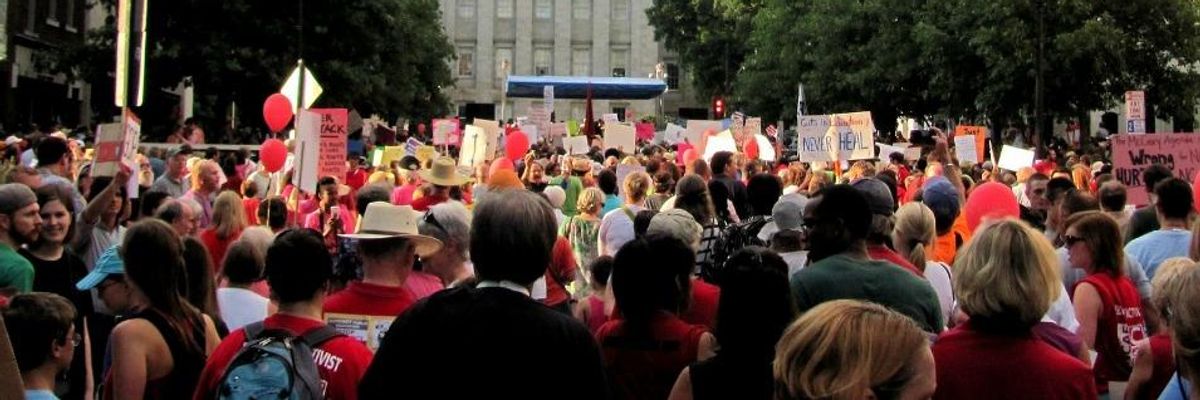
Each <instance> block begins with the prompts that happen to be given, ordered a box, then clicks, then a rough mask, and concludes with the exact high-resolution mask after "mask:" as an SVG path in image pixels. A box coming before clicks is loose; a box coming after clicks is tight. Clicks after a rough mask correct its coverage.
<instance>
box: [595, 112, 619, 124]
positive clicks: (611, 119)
mask: <svg viewBox="0 0 1200 400" xmlns="http://www.w3.org/2000/svg"><path fill="white" fill-rule="evenodd" d="M600 120H601V121H604V124H605V125H608V124H615V123H618V122H621V119H620V118H619V117H617V114H616V113H607V114H604V116H603V117H601V119H600Z"/></svg>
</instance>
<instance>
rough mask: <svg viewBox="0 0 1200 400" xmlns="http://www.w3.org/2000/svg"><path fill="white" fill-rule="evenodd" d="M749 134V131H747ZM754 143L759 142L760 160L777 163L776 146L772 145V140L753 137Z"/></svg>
mask: <svg viewBox="0 0 1200 400" xmlns="http://www.w3.org/2000/svg"><path fill="white" fill-rule="evenodd" d="M747 132H749V131H747ZM752 137H753V138H754V141H756V142H758V159H759V160H763V161H775V145H774V144H771V140H770V139H767V137H766V136H763V135H757V134H756V135H754V136H752Z"/></svg>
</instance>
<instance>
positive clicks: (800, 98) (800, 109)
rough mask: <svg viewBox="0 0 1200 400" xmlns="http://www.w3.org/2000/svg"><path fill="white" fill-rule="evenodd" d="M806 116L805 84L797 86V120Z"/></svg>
mask: <svg viewBox="0 0 1200 400" xmlns="http://www.w3.org/2000/svg"><path fill="white" fill-rule="evenodd" d="M802 116H804V84H796V118H797V119H799V117H802Z"/></svg>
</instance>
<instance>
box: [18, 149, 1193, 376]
mask: <svg viewBox="0 0 1200 400" xmlns="http://www.w3.org/2000/svg"><path fill="white" fill-rule="evenodd" d="M950 142H952V140H949V138H947V137H946V135H945V134H942V133H940V132H938V138H937V140H936V143H935V144H934V145H933V146H931V147H929V148H927V149H926V151H925V154H923V156H922V157H921V158H920V159H917V160H909V159H906V158H905V156H904V155H903V154H899V153H896V154H880V155H879V159H878V160H860V161H854V162H852V163H850V164H849V165H848V166H847V167H848V168H845V169H844V170H843V169H842V168H838V167H837V166H825V165H819V164H816V163H813V164H810V163H801V162H788V163H774V162H764V161H761V160H758V159H755V158H753V157H750V156H747V155H746V154H743V153H733V152H717V153H715V154H713V155H711V157H708V158H698V157H693V158H691V159H687V157H684V156H683V155H682V154H674V153H673V152H669V151H667V149H665V148H664V147H662V146H657V145H653V144H646V145H645V146H644V147H640V148H639V149H638V151H637V152H630V153H622V152H621V151H619V150H615V149H610V150H607V151H601V150H600V149H594V150H593V151H592V152H591V153H590V154H587V155H578V156H569V155H567V154H565V153H564V152H563V151H562V149H555V148H552V147H550V146H547V145H545V144H539V145H536V146H534V147H533V148H532V149H530V150H529V152H528V153H527V154H525V156H524V157H522V158H521V159H517V160H508V159H503V160H497V161H496V162H494V163H492V162H490V163H487V164H481V165H477V166H474V167H472V166H465V167H464V166H460V165H458V164H459V163H458V161H457V160H456V159H455V158H453V155H452V154H445V155H438V156H435V157H433V158H432V159H428V160H420V159H417V158H416V157H411V156H410V157H404V158H403V159H400V160H396V161H395V162H394V163H392V164H391V165H379V166H369V165H367V164H368V163H367V162H366V160H365V159H360V157H359V155H357V154H352V155H351V156H350V159H349V160H347V164H348V166H349V167H350V172H349V173H347V175H346V176H322V177H319V179H317V180H316V182H315V185H313V187H303V188H301V187H296V186H295V185H293V179H292V178H293V175H294V174H295V173H299V172H298V169H297V168H296V166H294V165H290V164H291V163H289V166H288V167H286V168H285V169H284V170H282V171H279V172H278V173H267V172H266V171H265V169H264V168H263V167H261V166H259V165H258V164H257V163H255V158H254V157H253V156H252V155H250V154H245V153H241V152H232V153H225V154H222V153H221V152H217V151H200V150H197V149H194V148H193V147H191V145H189V144H187V143H183V144H179V145H172V146H173V147H170V148H169V149H168V150H167V151H157V152H147V153H144V154H142V155H141V156H139V157H138V160H139V163H138V165H133V166H121V167H120V168H119V169H118V171H117V172H116V173H115V174H113V176H91V170H92V168H91V165H90V164H89V163H88V160H87V156H86V153H85V152H84V150H83V147H84V146H80V145H79V144H78V143H73V142H71V141H68V140H65V139H64V138H60V137H54V136H50V137H46V138H42V139H40V140H39V141H38V143H36V146H31V148H30V149H28V150H30V151H31V154H32V156H33V157H32V158H31V160H32V165H30V164H31V163H30V160H21V159H19V158H17V157H14V159H12V160H9V161H8V163H7V164H5V169H4V170H3V171H0V178H2V179H3V180H4V182H5V183H3V184H2V185H0V304H3V305H2V306H0V309H2V310H3V314H2V315H3V320H2V321H3V323H4V326H5V327H6V329H7V336H8V339H9V341H10V343H11V347H12V349H13V350H14V353H15V356H16V361H17V367H18V368H19V376H20V379H21V381H22V382H23V384H24V387H25V390H26V395H27V398H31V399H50V398H66V399H91V398H104V399H127V398H152V399H180V398H193V399H209V398H217V397H222V398H224V397H233V398H264V397H276V396H278V397H289V396H293V395H295V396H299V397H306V396H307V398H328V399H356V398H394V397H416V398H485V397H486V398H518V397H519V398H582V399H592V398H595V399H608V398H618V399H672V400H684V399H693V398H695V399H704V398H738V399H741V398H746V399H769V398H774V399H781V400H783V399H866V398H879V399H884V398H888V399H893V398H894V399H926V398H936V399H960V398H996V399H1002V398H1003V399H1008V398H1045V399H1095V398H1106V399H1186V398H1189V397H1194V396H1197V395H1200V392H1198V391H1196V390H1195V386H1194V385H1193V383H1194V382H1197V380H1198V379H1200V301H1197V300H1200V298H1198V297H1197V296H1200V293H1198V292H1197V291H1198V290H1200V264H1197V262H1196V260H1198V259H1200V224H1197V223H1195V221H1196V220H1197V207H1200V204H1196V203H1195V200H1194V199H1195V198H1196V196H1195V194H1196V190H1197V188H1193V187H1192V186H1191V185H1190V184H1189V183H1188V180H1189V179H1190V178H1191V177H1186V176H1179V177H1177V176H1174V175H1173V173H1172V171H1171V169H1169V168H1167V167H1166V166H1161V165H1155V166H1152V167H1150V168H1147V169H1145V170H1144V171H1142V173H1141V176H1140V181H1141V182H1142V183H1143V184H1144V187H1145V188H1146V190H1147V192H1148V193H1149V194H1150V196H1149V197H1150V201H1149V203H1148V204H1146V205H1140V207H1138V206H1139V205H1134V204H1132V202H1130V201H1128V197H1129V196H1128V195H1129V192H1128V191H1129V190H1133V189H1134V188H1127V187H1126V186H1124V185H1123V184H1122V183H1121V182H1119V181H1117V180H1115V179H1113V176H1112V174H1111V169H1112V166H1111V165H1110V164H1107V163H1106V162H1104V157H1102V156H1100V155H1097V154H1078V155H1076V154H1064V155H1062V156H1061V157H1047V158H1045V159H1044V160H1042V161H1039V162H1038V163H1036V164H1035V165H1033V166H1030V167H1028V168H1023V169H1021V170H1019V171H1005V170H1001V169H999V168H995V166H994V165H991V163H990V162H985V163H982V164H978V165H961V164H959V163H958V162H957V160H955V159H954V156H953V154H954V152H953V151H952V149H950V148H948V143H950ZM14 145H17V146H19V144H14ZM18 150H23V149H18ZM6 154H12V155H19V154H21V152H20V151H8V152H6ZM1060 160H1061V165H1060V164H1059V162H1060ZM1093 161H1094V162H1093ZM156 165H157V166H158V167H155V166H156ZM133 183H136V186H135V185H134V184H133ZM1137 190H1140V188H1137ZM0 345H2V343H0ZM300 393H304V394H303V395H301V394H300Z"/></svg>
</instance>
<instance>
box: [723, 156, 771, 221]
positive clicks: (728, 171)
mask: <svg viewBox="0 0 1200 400" xmlns="http://www.w3.org/2000/svg"><path fill="white" fill-rule="evenodd" d="M710 163H711V167H712V180H711V181H710V182H709V187H708V190H709V191H710V192H711V193H712V194H713V204H715V205H716V206H717V212H718V213H721V214H722V215H724V212H723V210H725V207H723V206H722V205H723V204H725V203H726V202H727V201H730V202H733V206H734V210H735V211H736V212H735V213H734V214H735V215H736V216H737V218H736V219H739V220H740V219H742V218H747V217H749V216H750V204H749V200H748V199H747V197H748V195H747V193H746V185H744V184H742V182H741V180H739V179H736V177H735V176H734V174H735V173H736V172H737V167H736V166H735V164H734V157H733V153H730V152H728V151H718V152H717V153H716V154H713V156H712V161H711V162H710ZM716 184H720V185H721V186H723V187H724V189H725V190H724V191H718V190H716V189H714V188H713V185H716ZM782 190H783V189H780V191H781V192H782ZM722 195H723V196H722ZM728 219H734V218H733V217H732V216H729V217H728Z"/></svg>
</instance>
